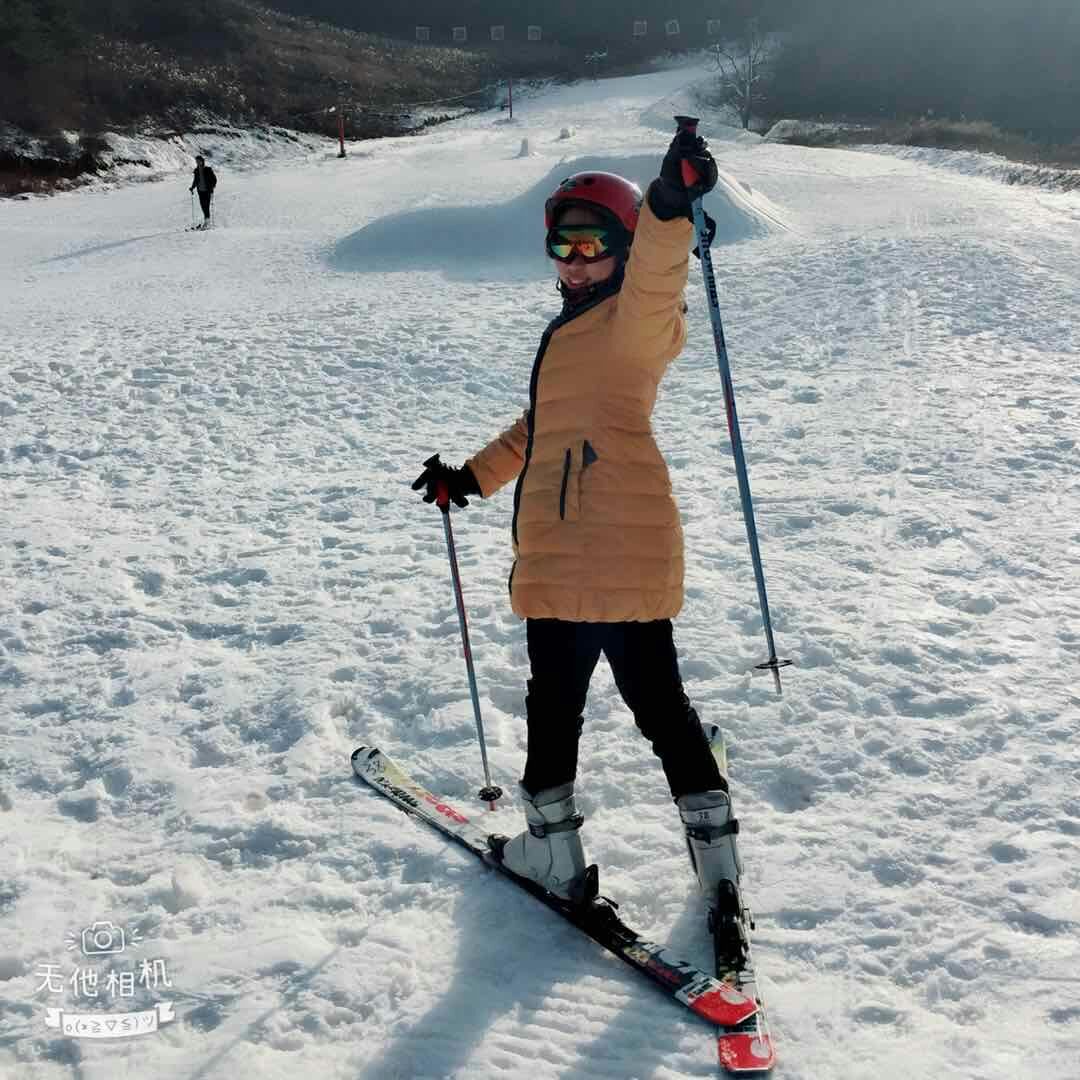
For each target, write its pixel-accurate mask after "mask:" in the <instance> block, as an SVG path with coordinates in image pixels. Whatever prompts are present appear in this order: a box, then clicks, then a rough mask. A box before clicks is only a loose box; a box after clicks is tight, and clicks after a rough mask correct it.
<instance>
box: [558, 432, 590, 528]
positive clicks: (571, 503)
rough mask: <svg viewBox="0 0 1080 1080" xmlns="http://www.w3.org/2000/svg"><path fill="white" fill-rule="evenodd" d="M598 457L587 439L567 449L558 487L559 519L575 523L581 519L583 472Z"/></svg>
mask: <svg viewBox="0 0 1080 1080" xmlns="http://www.w3.org/2000/svg"><path fill="white" fill-rule="evenodd" d="M599 460H600V457H599V455H598V454H597V453H596V451H595V450H594V449H593V448H592V444H591V443H590V442H589V440H588V439H584V440H583V441H582V442H581V443H580V444H579V445H578V446H575V447H567V448H566V453H565V455H564V456H563V470H562V483H561V485H560V486H559V519H560V520H561V521H577V520H578V519H579V518H580V517H581V504H582V483H583V479H584V476H585V470H586V469H588V467H589V466H590V465H591V464H592V463H593V462H594V461H599Z"/></svg>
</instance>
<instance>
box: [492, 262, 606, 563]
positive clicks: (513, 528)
mask: <svg viewBox="0 0 1080 1080" xmlns="http://www.w3.org/2000/svg"><path fill="white" fill-rule="evenodd" d="M621 284H622V279H621V278H620V279H619V280H618V281H617V282H615V283H614V287H612V288H610V289H609V290H605V291H604V292H602V293H600V294H598V295H597V296H595V297H593V299H592V300H590V301H589V302H588V303H587V304H583V305H582V306H581V307H579V308H575V309H574V310H573V311H570V312H567V313H564V314H562V315H559V316H557V317H556V318H555V319H553V320H552V321H551V322H550V323H548V327H547V329H546V330H545V331H544V336H543V337H542V338H541V339H540V348H539V349H537V351H536V359H535V360H533V368H532V375H531V376H530V377H529V424H528V438H527V439H526V441H525V463H524V464H523V465H522V466H521V472H520V473H518V478H517V484H516V485H515V486H514V517H513V520H512V521H511V524H510V535H511V536H512V537H513V538H514V543H515V544H516V543H517V542H518V529H517V521H518V511H519V509H520V508H521V492H522V489H523V488H524V486H525V474H526V473H527V472H528V471H529V462H530V461H531V460H532V450H533V436H534V435H535V433H536V390H537V385H538V384H539V382H540V364H541V363H542V361H543V359H544V353H546V352H547V349H548V345H549V344H551V335H552V334H554V333H555V331H556V330H558V329H559V328H560V327H562V326H565V325H566V324H567V323H568V322H572V321H573V320H574V319H576V318H577V317H578V316H579V315H584V314H585V312H586V311H591V310H592V309H593V308H594V307H596V306H597V305H598V304H602V303H603V302H604V301H605V300H607V299H608V298H609V297H612V296H614V295H615V293H617V292H618V291H619V286H620V285H621ZM511 576H512V574H511Z"/></svg>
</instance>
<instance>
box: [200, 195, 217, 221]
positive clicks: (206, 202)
mask: <svg viewBox="0 0 1080 1080" xmlns="http://www.w3.org/2000/svg"><path fill="white" fill-rule="evenodd" d="M213 197H214V193H213V192H212V191H200V192H199V205H200V206H201V207H202V213H203V217H204V218H206V220H207V221H209V220H210V200H211V199H212V198H213Z"/></svg>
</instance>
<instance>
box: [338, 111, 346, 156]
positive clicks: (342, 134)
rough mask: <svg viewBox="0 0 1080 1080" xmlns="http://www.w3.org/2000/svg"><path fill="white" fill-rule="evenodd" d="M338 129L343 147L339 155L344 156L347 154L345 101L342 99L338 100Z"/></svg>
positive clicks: (339, 141) (339, 140)
mask: <svg viewBox="0 0 1080 1080" xmlns="http://www.w3.org/2000/svg"><path fill="white" fill-rule="evenodd" d="M337 130H338V145H339V146H340V147H341V149H340V150H339V151H338V157H339V158H343V157H344V156H345V103H344V101H343V100H341V99H339V100H338V110H337Z"/></svg>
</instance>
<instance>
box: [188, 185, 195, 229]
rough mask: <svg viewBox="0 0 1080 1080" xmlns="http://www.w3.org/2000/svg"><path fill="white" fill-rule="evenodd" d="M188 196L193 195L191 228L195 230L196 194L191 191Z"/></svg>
mask: <svg viewBox="0 0 1080 1080" xmlns="http://www.w3.org/2000/svg"><path fill="white" fill-rule="evenodd" d="M188 194H189V195H191V227H192V228H193V229H194V228H195V192H194V191H191V192H189V193H188Z"/></svg>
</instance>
